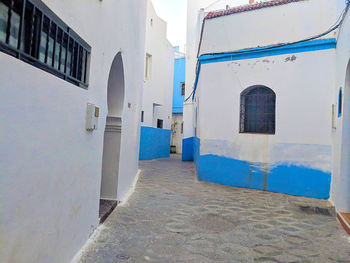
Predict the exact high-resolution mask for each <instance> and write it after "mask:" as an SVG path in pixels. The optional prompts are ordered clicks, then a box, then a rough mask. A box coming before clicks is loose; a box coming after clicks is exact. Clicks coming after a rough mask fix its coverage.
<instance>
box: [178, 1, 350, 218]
mask: <svg viewBox="0 0 350 263" xmlns="http://www.w3.org/2000/svg"><path fill="white" fill-rule="evenodd" d="M195 2H196V1H189V10H193V12H189V13H190V14H189V16H190V17H189V20H188V23H189V25H188V33H187V34H188V38H189V37H190V38H191V40H190V42H191V43H197V46H188V47H187V51H188V53H187V54H186V56H187V66H188V67H187V71H188V72H190V73H189V74H187V75H186V84H187V91H186V93H187V94H186V95H187V96H189V95H191V93H193V96H192V99H191V101H190V102H188V103H187V104H186V103H185V109H184V111H185V116H184V119H185V140H184V144H185V141H186V140H187V145H188V150H187V152H188V156H189V157H188V158H187V159H191V158H193V159H194V160H195V164H196V172H197V175H198V178H199V179H200V180H203V181H208V182H213V183H218V184H224V185H229V186H236V187H246V188H252V189H259V190H267V191H272V192H279V193H286V194H291V195H298V196H305V197H313V198H320V199H330V200H331V201H332V202H334V204H335V206H336V208H337V210H338V211H339V212H349V211H350V207H349V203H350V202H349V201H350V198H349V197H350V195H349V191H348V190H349V187H350V182H349V172H350V171H349V170H350V169H349V163H350V159H349V156H350V154H349V151H350V147H349V138H348V132H347V131H348V128H349V127H348V125H347V123H348V122H349V121H348V115H349V111H348V105H347V104H348V103H349V101H348V97H347V95H346V94H347V93H348V91H347V89H348V88H347V86H348V74H349V72H348V61H349V55H348V54H349V53H348V52H349V49H348V46H349V39H348V37H347V35H348V30H347V23H348V19H349V12H347V11H348V6H347V5H346V3H345V1H340V0H339V1H335V2H334V1H327V0H305V1H298V0H293V1H283V0H281V1H267V2H264V3H253V4H250V5H246V6H241V7H237V8H227V9H224V10H220V11H209V12H206V11H205V10H204V9H201V8H202V7H203V5H201V6H200V5H198V4H197V5H196V3H195ZM191 14H192V15H191ZM320 14H322V15H320ZM296 17H297V18H298V19H296ZM196 21H197V23H196ZM276 21H279V23H276ZM339 21H340V22H339ZM203 22H204V24H203ZM257 24H258V25H259V26H257ZM305 25H307V26H305ZM262 28H264V29H266V30H261V29H262ZM191 72H196V74H194V73H191ZM186 108H187V110H186ZM184 151H185V145H184Z"/></svg>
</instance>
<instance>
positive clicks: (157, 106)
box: [140, 1, 174, 160]
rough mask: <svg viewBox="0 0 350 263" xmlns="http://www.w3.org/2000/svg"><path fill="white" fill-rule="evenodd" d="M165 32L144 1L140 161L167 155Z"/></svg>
mask: <svg viewBox="0 0 350 263" xmlns="http://www.w3.org/2000/svg"><path fill="white" fill-rule="evenodd" d="M166 32H167V24H166V22H165V21H163V20H162V19H160V18H159V17H158V16H157V14H156V12H155V10H154V8H153V5H152V2H151V1H148V7H147V22H146V54H145V57H146V68H145V81H144V89H143V101H142V112H141V140H140V160H152V159H156V158H167V157H169V156H170V137H171V121H172V120H171V115H172V114H171V106H172V87H173V72H174V49H173V46H172V45H171V44H170V42H169V41H168V40H167V38H166Z"/></svg>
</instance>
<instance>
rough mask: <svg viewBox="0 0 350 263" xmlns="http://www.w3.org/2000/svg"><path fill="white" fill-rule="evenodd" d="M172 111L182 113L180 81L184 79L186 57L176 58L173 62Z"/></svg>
mask: <svg viewBox="0 0 350 263" xmlns="http://www.w3.org/2000/svg"><path fill="white" fill-rule="evenodd" d="M174 63H175V64H174V88H173V113H183V103H184V100H185V97H184V96H181V82H185V79H186V59H185V58H178V59H175V62H174Z"/></svg>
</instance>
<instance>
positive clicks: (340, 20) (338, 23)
mask: <svg viewBox="0 0 350 263" xmlns="http://www.w3.org/2000/svg"><path fill="white" fill-rule="evenodd" d="M349 8H350V0H347V1H346V7H345V8H344V9H343V11H342V12H341V14H340V16H339V18H338V19H337V20H336V22H335V23H334V24H333V25H332V26H331V27H330V28H329V29H328V30H326V31H325V32H323V33H321V34H318V35H315V36H312V37H308V38H305V39H302V40H299V41H294V42H288V43H281V44H277V45H274V46H270V47H265V48H261V49H259V51H264V50H271V49H275V48H280V47H285V46H289V45H295V44H299V43H304V42H308V41H311V40H315V39H318V38H321V37H323V36H326V35H328V34H330V33H331V32H333V31H334V30H336V29H338V28H339V27H341V25H342V24H343V22H344V20H345V17H346V15H347V13H348V11H349ZM206 20H207V18H206V17H205V18H204V19H203V23H202V30H201V34H200V40H199V46H198V52H197V65H196V78H197V77H198V76H197V75H198V74H199V72H198V67H199V63H200V61H199V58H200V56H206V55H225V54H229V53H232V52H217V53H205V54H201V55H199V54H200V50H201V45H202V41H203V32H204V25H205V21H206ZM248 52H251V51H250V50H238V51H237V54H244V53H248ZM195 94H196V87H194V88H193V91H192V93H191V95H192V100H193V99H194V96H195ZM188 99H189V98H187V99H186V100H185V102H186V101H187V100H188Z"/></svg>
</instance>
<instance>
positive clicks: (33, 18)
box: [0, 0, 91, 89]
mask: <svg viewBox="0 0 350 263" xmlns="http://www.w3.org/2000/svg"><path fill="white" fill-rule="evenodd" d="M0 51H2V52H4V53H7V54H9V55H11V56H14V57H16V58H18V59H20V60H23V61H25V62H27V63H29V64H31V65H33V66H35V67H38V68H40V69H42V70H44V71H46V72H49V73H51V74H53V75H55V76H57V77H59V78H62V79H64V80H66V81H68V82H70V83H72V84H74V85H77V86H79V87H82V88H85V89H87V88H88V83H89V81H88V79H89V63H90V54H91V47H90V46H89V45H88V44H87V43H86V42H85V41H84V40H83V39H82V38H81V37H79V35H78V34H76V33H75V32H74V31H73V30H72V29H71V28H69V27H68V26H67V25H66V24H65V23H64V22H63V21H62V20H61V19H60V18H59V17H58V16H57V15H55V14H54V13H53V12H52V11H51V10H50V9H49V8H48V7H47V6H46V5H45V4H44V3H43V2H42V1H40V0H0Z"/></svg>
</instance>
